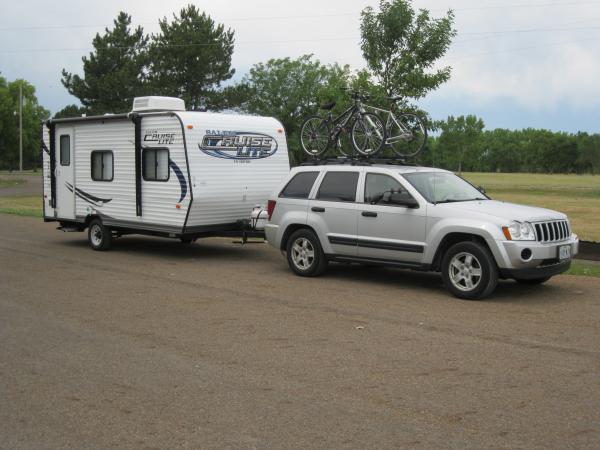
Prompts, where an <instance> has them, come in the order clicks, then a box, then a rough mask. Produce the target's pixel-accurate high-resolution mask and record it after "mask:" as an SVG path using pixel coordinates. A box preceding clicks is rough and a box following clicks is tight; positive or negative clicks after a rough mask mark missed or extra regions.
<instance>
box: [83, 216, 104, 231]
mask: <svg viewBox="0 0 600 450" xmlns="http://www.w3.org/2000/svg"><path fill="white" fill-rule="evenodd" d="M95 218H98V219H100V220H102V218H101V217H100V216H99V215H97V214H90V215H89V216H87V217H86V218H85V222H84V224H85V228H87V227H89V226H90V223H91V221H92V220H94V219H95Z"/></svg>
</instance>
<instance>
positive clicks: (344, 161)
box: [300, 156, 416, 166]
mask: <svg viewBox="0 0 600 450" xmlns="http://www.w3.org/2000/svg"><path fill="white" fill-rule="evenodd" d="M331 164H341V165H348V166H373V165H375V164H381V165H385V164H387V165H393V166H416V164H413V163H407V162H406V160H405V159H401V158H356V157H354V158H352V157H348V156H338V157H333V158H323V159H320V158H313V159H310V160H308V161H304V162H303V163H301V164H300V165H301V166H326V165H331Z"/></svg>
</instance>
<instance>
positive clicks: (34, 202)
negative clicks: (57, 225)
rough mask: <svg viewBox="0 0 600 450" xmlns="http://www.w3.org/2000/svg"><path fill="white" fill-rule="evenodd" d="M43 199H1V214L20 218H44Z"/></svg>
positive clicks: (37, 196) (37, 197) (39, 197)
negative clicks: (14, 215)
mask: <svg viewBox="0 0 600 450" xmlns="http://www.w3.org/2000/svg"><path fill="white" fill-rule="evenodd" d="M42 211H43V209H42V198H41V196H39V195H36V196H35V197H0V213H5V214H16V215H19V216H31V217H42Z"/></svg>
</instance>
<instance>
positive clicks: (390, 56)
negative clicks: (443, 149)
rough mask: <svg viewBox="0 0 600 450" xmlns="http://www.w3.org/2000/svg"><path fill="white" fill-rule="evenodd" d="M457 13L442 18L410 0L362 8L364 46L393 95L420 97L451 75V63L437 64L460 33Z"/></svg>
mask: <svg viewBox="0 0 600 450" xmlns="http://www.w3.org/2000/svg"><path fill="white" fill-rule="evenodd" d="M453 24H454V13H453V12H452V11H448V12H447V14H446V15H445V16H444V17H442V18H439V19H435V18H432V17H431V16H430V14H429V11H428V10H426V9H421V10H419V12H418V13H417V12H415V11H414V9H413V7H412V4H411V1H410V0H382V1H381V3H380V5H379V11H378V12H376V11H375V10H374V9H373V8H372V7H367V8H365V9H364V10H363V11H362V20H361V27H360V29H361V36H362V39H361V48H362V52H363V56H364V58H365V60H366V62H367V66H368V68H369V70H370V71H371V72H372V73H373V75H374V76H375V77H376V79H377V80H378V82H379V83H380V84H381V86H382V87H383V89H384V90H385V92H386V93H387V95H389V96H395V95H401V96H403V97H406V98H413V99H418V98H421V97H423V96H425V94H426V93H427V92H429V91H431V90H433V89H436V88H438V87H439V86H440V85H441V84H442V83H444V82H446V81H448V80H449V78H450V67H444V68H441V69H433V66H434V64H435V62H436V61H437V60H439V59H440V58H441V57H442V56H443V55H444V54H445V53H446V51H447V50H448V48H449V47H450V43H451V41H452V38H453V37H454V36H455V35H456V31H455V30H454V29H453Z"/></svg>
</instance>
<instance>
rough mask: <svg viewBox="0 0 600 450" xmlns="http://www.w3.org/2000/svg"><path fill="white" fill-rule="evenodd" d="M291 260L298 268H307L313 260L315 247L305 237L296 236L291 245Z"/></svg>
mask: <svg viewBox="0 0 600 450" xmlns="http://www.w3.org/2000/svg"><path fill="white" fill-rule="evenodd" d="M292 261H293V262H294V265H295V266H296V267H297V268H298V269H300V270H308V269H309V268H310V267H311V266H312V265H313V263H314V261H315V248H314V247H313V245H312V243H311V242H310V241H309V240H308V239H306V238H303V237H301V238H298V239H296V240H295V241H294V244H293V245H292Z"/></svg>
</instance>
